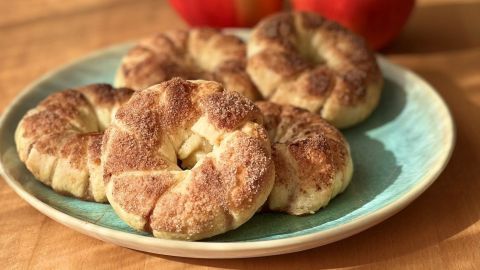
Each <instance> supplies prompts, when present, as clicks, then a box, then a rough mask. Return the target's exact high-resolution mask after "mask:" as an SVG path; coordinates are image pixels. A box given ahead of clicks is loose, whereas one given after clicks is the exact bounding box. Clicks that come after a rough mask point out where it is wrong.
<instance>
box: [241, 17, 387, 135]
mask: <svg viewBox="0 0 480 270" xmlns="http://www.w3.org/2000/svg"><path fill="white" fill-rule="evenodd" d="M247 48H248V64H247V72H248V74H249V75H250V76H251V78H252V80H253V82H254V83H255V84H256V86H257V87H258V90H259V91H260V93H261V94H262V96H263V97H264V98H265V99H267V100H269V101H272V102H276V103H280V104H289V105H293V106H296V107H300V108H304V109H307V110H309V111H311V112H315V113H318V114H320V115H321V116H322V117H323V118H324V119H326V120H327V121H328V122H330V123H332V124H333V125H334V126H336V127H338V128H345V127H349V126H352V125H354V124H356V123H358V122H360V121H362V120H364V119H366V118H367V117H368V116H369V115H370V113H371V112H372V111H373V110H374V109H375V107H376V106H377V104H378V101H379V97H380V94H381V89H382V85H383V78H382V75H381V73H380V70H379V68H378V65H377V62H376V59H375V56H374V54H373V53H372V51H370V50H369V49H368V47H367V45H366V43H365V42H364V41H363V40H362V39H361V38H360V37H358V36H356V35H355V34H353V33H351V32H350V31H348V30H346V29H345V28H343V27H341V26H340V25H339V24H337V23H335V22H332V21H328V20H326V19H324V18H322V17H320V16H318V15H315V14H313V13H303V12H291V13H280V14H277V15H273V16H270V17H267V18H265V19H264V20H262V21H261V22H260V23H259V24H258V25H257V26H256V27H255V28H254V29H253V32H252V34H251V37H250V39H249V41H248V44H247Z"/></svg>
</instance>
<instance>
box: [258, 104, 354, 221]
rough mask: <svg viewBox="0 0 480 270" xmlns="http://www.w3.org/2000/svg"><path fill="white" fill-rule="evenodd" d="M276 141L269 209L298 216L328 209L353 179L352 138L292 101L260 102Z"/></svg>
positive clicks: (273, 140) (267, 127)
mask: <svg viewBox="0 0 480 270" xmlns="http://www.w3.org/2000/svg"><path fill="white" fill-rule="evenodd" d="M257 106H258V107H259V108H260V110H261V111H262V113H263V114H264V121H265V128H266V129H267V131H268V133H269V136H270V140H271V143H272V158H273V159H274V163H275V184H274V187H273V190H272V193H271V194H270V196H269V199H268V203H267V207H268V208H269V209H270V210H273V211H280V212H287V213H289V214H293V215H304V214H311V213H314V212H316V211H318V210H319V209H320V208H321V207H324V206H326V205H327V204H328V202H329V201H330V200H331V199H332V198H333V197H335V196H336V195H337V194H339V193H340V192H342V191H343V190H344V189H345V188H346V187H347V186H348V184H349V183H350V179H351V176H352V170H353V167H352V166H353V165H352V160H351V155H350V150H349V146H348V143H347V141H346V140H345V139H344V138H343V136H342V134H341V133H340V132H339V131H338V130H337V129H336V128H335V127H333V126H332V125H330V124H329V123H327V122H326V121H325V120H323V119H322V118H321V117H320V116H319V115H316V114H313V113H311V112H308V111H306V110H303V109H300V108H295V107H293V106H289V105H278V104H274V103H271V102H257Z"/></svg>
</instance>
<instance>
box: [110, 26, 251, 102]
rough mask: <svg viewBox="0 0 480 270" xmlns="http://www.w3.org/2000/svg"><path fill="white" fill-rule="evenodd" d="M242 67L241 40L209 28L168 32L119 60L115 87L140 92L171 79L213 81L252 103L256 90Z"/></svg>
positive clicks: (141, 45)
mask: <svg viewBox="0 0 480 270" xmlns="http://www.w3.org/2000/svg"><path fill="white" fill-rule="evenodd" d="M245 68H246V47H245V44H244V42H243V41H242V40H241V39H239V38H237V37H235V36H232V35H227V34H223V33H221V32H220V31H218V30H214V29H210V28H196V29H191V30H170V31H166V32H163V33H159V34H156V35H154V36H152V37H150V38H146V39H144V40H142V41H140V42H139V43H138V44H137V45H136V46H135V47H133V48H132V49H131V50H130V51H129V52H128V53H127V55H125V57H124V58H123V59H122V64H121V66H120V68H119V70H118V72H117V77H116V79H115V81H116V83H115V85H116V86H126V87H130V88H133V89H136V90H139V89H143V88H146V87H148V86H151V85H154V84H157V83H160V82H163V81H167V80H170V79H172V78H173V77H181V78H184V79H195V80H198V79H202V80H213V81H218V82H220V83H222V84H223V85H224V86H225V88H226V89H227V90H231V91H236V92H239V93H241V94H242V95H245V96H246V97H248V98H250V99H252V100H255V99H256V98H257V90H256V87H255V86H254V84H253V83H252V81H251V80H250V77H249V76H248V75H247V73H246V71H245Z"/></svg>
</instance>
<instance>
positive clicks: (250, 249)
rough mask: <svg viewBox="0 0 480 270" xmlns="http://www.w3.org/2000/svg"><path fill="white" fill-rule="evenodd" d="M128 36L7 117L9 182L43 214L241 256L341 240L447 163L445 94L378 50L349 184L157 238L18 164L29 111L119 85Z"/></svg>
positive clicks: (126, 237) (353, 138)
mask: <svg viewBox="0 0 480 270" xmlns="http://www.w3.org/2000/svg"><path fill="white" fill-rule="evenodd" d="M130 47H131V45H130V44H124V45H118V46H115V47H111V48H108V49H105V50H102V51H99V52H97V53H95V54H93V55H90V56H88V57H86V58H83V59H81V60H78V61H76V62H74V63H72V64H69V65H67V66H64V67H62V68H60V69H58V70H56V71H53V72H51V73H49V74H47V75H46V76H44V77H42V78H41V79H40V80H38V81H36V82H34V83H33V84H32V85H31V86H29V87H28V88H27V89H26V90H25V91H24V92H23V93H22V94H20V95H19V96H18V97H17V99H16V100H15V101H14V102H13V103H12V104H11V105H10V107H9V108H7V109H6V110H5V111H4V113H3V115H2V121H1V122H0V160H1V169H2V173H3V177H4V179H5V181H6V182H7V183H8V184H9V185H10V186H11V187H12V188H13V189H14V190H15V191H16V192H17V193H18V195H19V196H20V197H22V198H23V199H24V200H26V201H27V202H28V203H30V204H31V205H32V206H33V207H35V208H36V209H38V210H39V211H40V212H42V213H44V214H45V215H47V216H49V217H51V218H52V219H54V220H57V221H58V222H60V223H63V224H65V225H66V226H68V227H71V228H73V229H75V230H77V231H80V232H82V233H85V234H87V235H90V236H93V237H95V238H98V239H102V240H104V241H108V242H112V243H115V244H117V245H121V246H125V247H129V248H133V249H138V250H142V251H147V252H153V253H158V254H166V255H174V256H183V257H200V258H238V257H255V256H266V255H274V254H282V253H289V252H294V251H299V250H304V249H308V248H312V247H315V246H320V245H324V244H327V243H331V242H333V241H337V240H340V239H343V238H346V237H348V236H351V235H353V234H355V233H358V232H360V231H362V230H365V229H367V228H369V227H371V226H373V225H375V224H377V223H379V222H381V221H382V220H384V219H386V218H388V217H390V216H391V215H393V214H395V213H396V212H398V211H399V210H401V209H402V208H404V207H405V206H407V205H408V204H409V203H410V202H412V201H413V200H414V199H415V198H417V197H418V196H419V195H420V194H421V193H422V192H423V191H425V189H427V188H428V186H430V185H431V184H432V183H433V182H434V181H435V179H436V178H437V177H438V175H439V174H440V173H441V171H442V170H443V168H444V167H445V166H446V164H447V162H448V159H449V157H450V154H451V152H452V149H453V145H454V137H455V136H454V135H455V133H454V125H453V121H452V117H451V115H450V113H449V111H448V108H447V107H446V105H445V103H444V102H443V100H442V99H441V98H440V96H439V95H438V94H437V93H436V92H435V90H434V89H433V88H432V87H431V86H430V85H428V84H427V83H426V82H425V81H423V80H422V79H421V78H419V77H418V76H417V75H415V74H413V73H412V72H410V71H408V70H406V69H404V68H402V67H400V66H397V65H395V64H392V63H390V62H389V61H388V60H386V59H385V58H382V57H379V58H378V59H379V63H380V66H381V69H382V72H383V74H384V78H385V86H384V91H383V94H382V98H381V101H380V105H379V107H378V108H377V109H376V110H375V112H374V113H373V115H372V116H371V117H370V118H369V119H368V120H367V121H365V122H363V123H362V124H360V125H358V126H356V127H354V128H350V129H347V130H344V134H345V136H346V138H347V139H348V141H349V143H350V146H351V149H352V154H353V160H354V166H355V171H354V175H353V179H352V183H351V184H350V186H349V187H348V188H347V190H346V191H345V192H344V193H343V194H341V195H339V196H338V197H337V198H335V199H334V200H332V201H331V203H330V205H329V206H328V207H327V208H325V209H323V210H321V211H319V212H317V213H316V214H314V215H310V216H304V217H295V216H289V215H285V214H278V213H261V214H257V215H255V216H254V217H253V218H252V219H251V220H250V221H249V222H247V223H246V224H244V225H243V226H241V227H240V228H239V229H237V230H234V231H231V232H228V233H225V234H222V235H219V236H216V237H214V238H210V239H207V240H204V241H199V242H183V241H175V240H163V239H156V238H153V237H151V236H149V235H148V234H145V233H140V232H136V231H134V230H132V229H130V228H129V227H128V226H127V225H126V224H125V223H123V222H122V221H121V220H120V219H119V218H118V217H117V216H116V215H115V213H114V212H113V210H112V208H111V207H110V206H109V205H108V204H98V203H92V202H84V201H80V200H77V199H74V198H70V197H66V196H62V195H59V194H56V193H55V192H53V191H52V190H51V189H50V188H48V187H46V186H44V185H42V184H41V183H40V182H38V181H36V180H35V179H34V177H33V176H32V175H31V174H30V172H28V171H27V170H26V168H25V166H24V165H23V164H22V163H21V162H20V160H19V158H18V155H17V151H16V149H15V143H14V139H13V138H14V131H15V128H16V125H17V123H18V121H19V120H20V119H21V117H22V116H23V115H24V114H25V112H26V111H27V110H28V109H30V108H32V107H34V106H36V104H37V103H38V102H39V101H40V100H42V99H43V98H45V97H46V96H47V95H49V94H51V93H53V92H55V91H59V90H62V89H65V88H72V87H76V86H81V85H85V84H90V83H100V82H107V83H112V82H113V78H114V74H115V70H116V68H117V67H118V65H119V63H120V59H121V57H122V55H124V54H125V52H126V51H127V50H128V48H130Z"/></svg>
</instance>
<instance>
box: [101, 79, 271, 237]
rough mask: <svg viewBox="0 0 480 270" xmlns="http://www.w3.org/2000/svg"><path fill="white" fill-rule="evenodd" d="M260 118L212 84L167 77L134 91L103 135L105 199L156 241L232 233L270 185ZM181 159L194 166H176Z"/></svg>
mask: <svg viewBox="0 0 480 270" xmlns="http://www.w3.org/2000/svg"><path fill="white" fill-rule="evenodd" d="M262 119H263V118H262V115H261V113H260V110H259V109H258V108H257V107H256V106H255V105H254V104H253V102H252V101H250V100H248V99H247V98H245V97H243V96H242V95H240V94H238V93H235V92H227V91H224V89H223V88H222V87H221V85H220V84H218V83H215V82H209V81H186V80H183V79H180V78H174V79H172V80H169V81H166V82H163V83H160V84H158V85H154V86H151V87H149V88H147V89H144V90H141V91H137V92H136V93H135V94H134V95H133V96H132V98H131V99H130V101H129V102H128V103H126V104H125V106H123V107H122V108H121V109H120V110H119V111H118V113H117V114H116V116H115V119H114V120H113V122H112V124H111V125H110V127H109V128H108V129H107V132H106V134H105V136H104V140H103V144H102V147H103V148H102V164H103V169H104V179H105V181H106V187H107V197H108V199H109V202H110V203H111V204H112V206H113V208H114V209H115V211H116V213H117V214H118V215H119V216H120V218H122V219H123V220H124V221H125V222H127V224H129V225H130V226H132V227H133V228H135V229H137V230H145V231H151V232H153V234H154V235H155V236H156V237H161V238H174V239H185V240H197V239H202V238H206V237H210V236H213V235H216V234H220V233H223V232H225V231H228V230H232V229H234V228H237V227H238V226H240V225H241V224H243V223H245V222H246V221H247V220H248V219H250V217H251V216H253V214H254V213H255V212H256V211H257V210H258V209H259V208H260V206H261V205H263V204H264V202H265V201H266V199H267V197H268V194H269V193H270V191H271V189H272V185H273V178H274V167H273V162H272V160H271V153H270V143H269V140H268V136H267V133H266V131H265V129H264V128H263V126H262V125H261V123H262ZM185 160H189V161H192V160H194V161H195V162H193V163H194V164H193V166H192V167H190V168H181V167H179V165H178V164H180V163H182V162H184V161H185ZM139 198H143V199H139Z"/></svg>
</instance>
